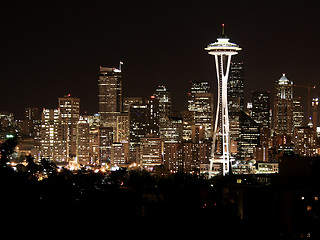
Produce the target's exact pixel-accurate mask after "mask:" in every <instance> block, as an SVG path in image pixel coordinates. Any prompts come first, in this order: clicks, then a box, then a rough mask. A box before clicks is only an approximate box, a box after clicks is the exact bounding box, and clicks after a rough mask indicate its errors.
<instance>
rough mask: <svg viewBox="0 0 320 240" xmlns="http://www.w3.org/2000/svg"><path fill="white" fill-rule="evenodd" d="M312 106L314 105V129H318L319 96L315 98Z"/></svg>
mask: <svg viewBox="0 0 320 240" xmlns="http://www.w3.org/2000/svg"><path fill="white" fill-rule="evenodd" d="M311 106H312V125H313V129H314V130H315V131H316V130H317V126H318V110H319V109H318V108H319V98H313V99H312V104H311Z"/></svg>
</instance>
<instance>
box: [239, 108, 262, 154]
mask: <svg viewBox="0 0 320 240" xmlns="http://www.w3.org/2000/svg"><path fill="white" fill-rule="evenodd" d="M239 121H240V134H239V140H238V150H237V159H240V160H250V159H252V158H253V154H254V150H255V148H256V147H257V146H258V145H259V144H260V137H261V134H260V125H259V124H258V123H257V122H256V121H254V120H253V119H252V118H251V117H250V116H249V115H247V114H246V113H245V112H244V111H240V119H239Z"/></svg>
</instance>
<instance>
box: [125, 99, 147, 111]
mask: <svg viewBox="0 0 320 240" xmlns="http://www.w3.org/2000/svg"><path fill="white" fill-rule="evenodd" d="M141 104H143V98H142V97H124V98H123V108H122V112H125V113H127V112H129V110H130V106H131V105H141Z"/></svg>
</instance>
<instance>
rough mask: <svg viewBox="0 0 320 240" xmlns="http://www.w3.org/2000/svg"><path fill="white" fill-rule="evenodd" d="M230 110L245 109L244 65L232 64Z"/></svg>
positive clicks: (229, 94) (229, 81)
mask: <svg viewBox="0 0 320 240" xmlns="http://www.w3.org/2000/svg"><path fill="white" fill-rule="evenodd" d="M228 108H229V111H230V112H239V111H240V110H243V109H244V64H243V62H232V63H231V64H230V76H229V80H228Z"/></svg>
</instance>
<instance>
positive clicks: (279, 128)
mask: <svg viewBox="0 0 320 240" xmlns="http://www.w3.org/2000/svg"><path fill="white" fill-rule="evenodd" d="M292 110H293V82H292V81H290V80H289V79H288V78H287V77H286V75H285V74H283V75H282V77H281V78H280V79H279V80H278V81H276V84H275V96H274V115H273V127H274V135H275V140H276V143H275V144H276V146H280V145H287V144H290V143H291V140H292V134H293V116H292V112H293V111H292Z"/></svg>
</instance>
